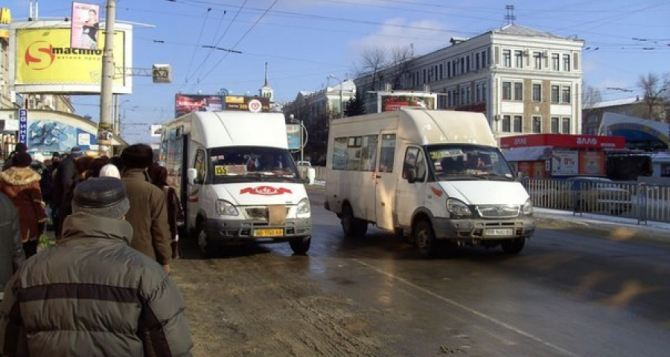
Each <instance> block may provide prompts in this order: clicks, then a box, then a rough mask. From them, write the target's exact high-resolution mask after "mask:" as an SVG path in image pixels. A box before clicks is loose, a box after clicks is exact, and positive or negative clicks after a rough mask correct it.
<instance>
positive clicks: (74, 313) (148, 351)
mask: <svg viewBox="0 0 670 357" xmlns="http://www.w3.org/2000/svg"><path fill="white" fill-rule="evenodd" d="M128 207H129V203H128V199H127V197H126V193H125V191H124V188H123V184H122V183H121V181H120V180H119V179H115V178H111V177H104V178H92V179H90V180H87V181H84V182H82V183H81V184H80V185H78V186H77V187H76V188H75V194H74V198H73V203H72V208H73V214H72V215H70V216H69V217H68V218H66V219H65V222H64V223H63V236H62V239H61V240H60V241H59V242H58V243H57V244H56V245H54V246H52V247H50V248H48V249H46V250H44V251H42V252H40V253H39V254H38V255H37V256H36V258H35V259H30V260H28V261H26V262H25V263H23V266H22V267H21V268H19V270H18V271H17V272H16V274H14V276H13V277H12V279H11V280H10V281H9V282H8V284H7V286H6V287H5V300H4V302H3V304H2V307H1V308H0V349H1V351H2V355H8V356H23V355H26V356H27V355H30V356H190V355H191V350H192V347H193V344H192V341H191V333H190V328H189V326H188V321H187V319H186V316H185V315H184V301H183V299H182V297H181V295H180V294H179V291H178V289H177V287H176V285H175V284H174V282H173V281H172V279H170V277H169V276H168V275H167V274H166V273H165V272H164V271H163V270H162V269H161V267H160V265H158V264H157V263H156V262H155V261H153V260H152V259H150V258H148V257H146V256H145V255H143V254H141V253H139V252H138V251H136V250H135V249H132V248H130V247H129V245H128V244H129V242H130V241H131V239H132V235H133V229H132V227H131V226H130V224H129V223H128V222H126V221H125V220H124V219H123V217H124V216H125V215H126V213H127V212H128Z"/></svg>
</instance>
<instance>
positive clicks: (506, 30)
mask: <svg viewBox="0 0 670 357" xmlns="http://www.w3.org/2000/svg"><path fill="white" fill-rule="evenodd" d="M491 32H492V33H499V34H504V35H514V36H527V37H544V38H556V39H564V40H567V39H568V38H567V37H561V36H557V35H554V34H552V33H549V32H544V31H539V30H535V29H532V28H530V27H526V26H522V25H517V24H509V25H505V26H503V27H501V28H499V29H495V30H493V31H491Z"/></svg>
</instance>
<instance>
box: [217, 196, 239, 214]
mask: <svg viewBox="0 0 670 357" xmlns="http://www.w3.org/2000/svg"><path fill="white" fill-rule="evenodd" d="M216 213H218V214H219V215H221V216H237V215H239V214H240V213H239V212H238V211H237V208H235V206H233V204H232V203H230V202H228V201H225V200H217V201H216Z"/></svg>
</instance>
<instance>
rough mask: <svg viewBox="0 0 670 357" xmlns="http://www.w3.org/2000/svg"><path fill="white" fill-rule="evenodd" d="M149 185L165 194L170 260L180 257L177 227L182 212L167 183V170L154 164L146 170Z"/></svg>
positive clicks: (175, 194)
mask: <svg viewBox="0 0 670 357" xmlns="http://www.w3.org/2000/svg"><path fill="white" fill-rule="evenodd" d="M148 174H149V178H150V179H151V183H152V184H154V185H155V186H157V187H158V188H160V189H161V190H163V193H164V194H165V205H166V206H167V211H168V224H169V226H170V235H171V236H172V243H171V245H172V258H173V259H178V258H179V257H181V247H180V246H179V227H180V226H181V225H182V224H183V222H184V210H183V209H182V207H181V202H179V195H177V192H176V191H175V189H174V188H173V187H172V186H170V185H168V183H167V176H168V175H167V169H165V168H164V167H162V166H160V165H159V164H157V163H154V164H153V165H151V166H150V167H149V170H148Z"/></svg>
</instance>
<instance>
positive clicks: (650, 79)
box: [637, 73, 670, 120]
mask: <svg viewBox="0 0 670 357" xmlns="http://www.w3.org/2000/svg"><path fill="white" fill-rule="evenodd" d="M667 82H668V81H667V79H666V81H665V83H664V82H663V81H662V80H661V78H660V77H659V76H658V75H657V74H655V73H648V74H647V75H641V76H640V78H639V79H638V81H637V85H638V87H640V89H642V93H643V95H644V99H643V100H644V103H645V105H646V106H647V108H646V109H647V112H646V113H645V117H646V118H647V119H653V120H658V119H661V114H662V113H661V112H662V111H663V108H662V106H663V102H664V99H665V98H664V97H663V95H664V93H663V92H665V91H667V90H670V89H668V88H667V84H668V83H667ZM664 85H665V86H664ZM665 94H666V95H667V93H665Z"/></svg>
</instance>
